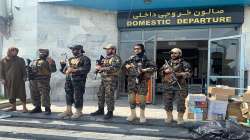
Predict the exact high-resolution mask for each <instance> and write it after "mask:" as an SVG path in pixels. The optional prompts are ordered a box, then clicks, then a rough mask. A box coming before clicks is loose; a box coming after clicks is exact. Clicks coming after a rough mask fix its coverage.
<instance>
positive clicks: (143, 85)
mask: <svg viewBox="0 0 250 140" xmlns="http://www.w3.org/2000/svg"><path fill="white" fill-rule="evenodd" d="M147 92H148V86H147V80H142V81H140V82H139V83H136V79H135V78H134V77H128V101H129V105H130V109H135V108H136V95H137V94H138V96H139V98H140V103H139V106H140V108H141V109H143V110H144V109H145V107H146V95H147Z"/></svg>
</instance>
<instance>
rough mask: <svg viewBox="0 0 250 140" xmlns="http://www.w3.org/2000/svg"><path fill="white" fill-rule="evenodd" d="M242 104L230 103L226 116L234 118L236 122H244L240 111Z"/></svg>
mask: <svg viewBox="0 0 250 140" xmlns="http://www.w3.org/2000/svg"><path fill="white" fill-rule="evenodd" d="M241 104H242V102H236V101H232V102H229V104H228V109H227V115H228V116H229V117H230V116H235V117H236V119H237V121H238V122H245V121H246V119H245V118H244V117H243V113H242V111H241Z"/></svg>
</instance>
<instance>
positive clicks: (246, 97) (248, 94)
mask: <svg viewBox="0 0 250 140" xmlns="http://www.w3.org/2000/svg"><path fill="white" fill-rule="evenodd" d="M243 102H250V90H248V91H246V92H245V93H244V95H243Z"/></svg>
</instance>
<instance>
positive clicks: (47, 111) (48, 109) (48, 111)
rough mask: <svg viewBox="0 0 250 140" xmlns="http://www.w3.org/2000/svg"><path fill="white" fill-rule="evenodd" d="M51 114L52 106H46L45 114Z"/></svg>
mask: <svg viewBox="0 0 250 140" xmlns="http://www.w3.org/2000/svg"><path fill="white" fill-rule="evenodd" d="M50 114H51V109H50V107H45V113H44V115H50Z"/></svg>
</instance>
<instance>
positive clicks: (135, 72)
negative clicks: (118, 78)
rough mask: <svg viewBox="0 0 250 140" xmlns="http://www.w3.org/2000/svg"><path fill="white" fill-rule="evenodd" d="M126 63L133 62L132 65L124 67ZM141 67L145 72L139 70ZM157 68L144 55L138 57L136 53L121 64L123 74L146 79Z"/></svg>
mask: <svg viewBox="0 0 250 140" xmlns="http://www.w3.org/2000/svg"><path fill="white" fill-rule="evenodd" d="M127 64H133V65H134V67H131V68H129V69H126V68H125V66H126V65H127ZM141 69H145V70H146V71H145V72H141ZM156 70H157V67H156V65H155V64H154V63H152V62H151V61H150V60H149V59H148V58H147V56H146V55H143V56H142V57H138V56H137V55H132V56H131V57H130V58H129V59H128V60H127V61H125V63H124V64H123V71H124V72H125V75H127V76H129V77H134V78H136V77H139V79H140V80H148V79H149V78H150V77H151V76H152V74H153V73H154V72H155V71H156Z"/></svg>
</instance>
